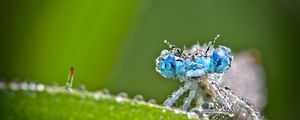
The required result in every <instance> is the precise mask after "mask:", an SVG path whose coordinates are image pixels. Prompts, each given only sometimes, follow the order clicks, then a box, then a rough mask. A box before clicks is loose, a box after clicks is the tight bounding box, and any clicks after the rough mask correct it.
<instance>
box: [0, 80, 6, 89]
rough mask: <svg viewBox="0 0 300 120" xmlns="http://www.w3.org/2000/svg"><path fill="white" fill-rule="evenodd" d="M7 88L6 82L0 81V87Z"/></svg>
mask: <svg viewBox="0 0 300 120" xmlns="http://www.w3.org/2000/svg"><path fill="white" fill-rule="evenodd" d="M5 88H6V83H5V82H2V81H0V89H5Z"/></svg>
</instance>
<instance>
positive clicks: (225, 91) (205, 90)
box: [156, 35, 264, 120]
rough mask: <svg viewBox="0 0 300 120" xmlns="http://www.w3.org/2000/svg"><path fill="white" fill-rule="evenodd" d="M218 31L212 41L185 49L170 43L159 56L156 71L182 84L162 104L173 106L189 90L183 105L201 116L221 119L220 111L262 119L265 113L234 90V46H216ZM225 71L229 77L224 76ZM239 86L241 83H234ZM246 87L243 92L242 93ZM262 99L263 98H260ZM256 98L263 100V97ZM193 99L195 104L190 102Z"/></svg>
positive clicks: (240, 118)
mask: <svg viewBox="0 0 300 120" xmlns="http://www.w3.org/2000/svg"><path fill="white" fill-rule="evenodd" d="M218 37H219V35H217V36H216V37H215V38H214V40H213V41H211V42H208V43H204V44H203V45H200V44H199V43H197V44H195V45H193V46H192V47H191V48H189V49H188V48H186V47H184V49H183V50H181V49H180V48H176V47H175V45H172V44H170V43H169V42H168V41H165V43H167V44H168V45H169V48H170V50H162V52H161V54H160V56H158V57H157V59H156V71H157V72H158V73H160V75H162V76H163V77H165V78H176V79H178V80H179V81H180V82H181V83H183V85H182V86H181V87H180V88H178V89H177V90H176V91H174V92H173V93H172V94H171V95H170V97H169V98H167V99H166V100H165V101H164V103H163V105H164V106H168V107H172V106H173V104H174V103H175V102H176V101H178V99H179V98H180V97H181V96H182V95H183V94H184V93H186V92H188V95H187V97H185V98H184V100H183V103H182V106H181V109H182V110H183V111H188V110H191V111H194V112H196V113H198V114H199V118H211V119H218V115H220V114H221V115H225V116H229V117H231V118H233V119H238V120H262V119H264V117H263V116H262V115H261V113H260V112H259V109H258V108H257V107H255V106H254V105H253V104H251V102H250V101H249V100H247V99H245V98H244V97H240V96H239V95H238V94H236V93H235V92H233V91H232V90H231V88H230V87H229V86H226V85H231V86H236V84H231V83H230V78H232V76H234V75H232V74H228V75H227V76H226V73H229V72H230V68H231V67H232V65H235V64H234V63H235V62H234V59H233V58H234V57H233V54H232V52H231V49H230V48H228V47H226V46H223V45H219V46H218V47H216V48H215V47H214V44H215V41H216V40H217V38H218ZM223 75H224V76H226V77H225V78H226V79H228V80H223ZM234 89H235V90H239V88H238V87H234ZM243 92H244V91H242V92H240V93H243ZM261 99H263V98H261ZM261 99H258V100H256V102H257V101H259V100H260V101H259V102H261V101H263V100H261ZM193 101H194V102H195V103H194V106H193V108H192V106H191V103H192V102H193Z"/></svg>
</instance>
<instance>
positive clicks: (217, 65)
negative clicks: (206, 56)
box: [212, 46, 232, 73]
mask: <svg viewBox="0 0 300 120" xmlns="http://www.w3.org/2000/svg"><path fill="white" fill-rule="evenodd" d="M212 59H213V68H214V69H213V72H216V73H223V72H226V71H227V70H228V69H229V68H230V66H231V60H232V55H231V50H230V49H229V48H227V47H225V46H219V47H218V48H217V49H215V51H214V52H213V54H212Z"/></svg>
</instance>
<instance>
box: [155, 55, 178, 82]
mask: <svg viewBox="0 0 300 120" xmlns="http://www.w3.org/2000/svg"><path fill="white" fill-rule="evenodd" d="M175 64H176V62H175V55H174V54H173V53H168V54H166V55H164V56H160V57H159V58H158V61H157V65H156V70H157V71H158V72H159V73H160V74H161V75H162V76H164V77H166V78H171V77H175V76H176V75H175V74H176V73H175V72H176V68H175V66H176V65H175Z"/></svg>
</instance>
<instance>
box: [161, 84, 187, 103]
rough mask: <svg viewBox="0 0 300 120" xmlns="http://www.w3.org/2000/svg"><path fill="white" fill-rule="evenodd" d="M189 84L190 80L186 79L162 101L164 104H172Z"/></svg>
mask: <svg viewBox="0 0 300 120" xmlns="http://www.w3.org/2000/svg"><path fill="white" fill-rule="evenodd" d="M190 86H191V82H190V81H186V82H185V84H184V86H182V87H180V88H179V89H178V90H176V91H175V92H173V93H172V95H171V97H169V98H168V99H167V100H166V101H165V102H164V103H163V105H164V106H172V105H173V103H174V102H176V101H177V100H178V98H179V97H180V96H181V95H182V94H183V93H184V92H185V91H187V90H188V89H189V88H190Z"/></svg>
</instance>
